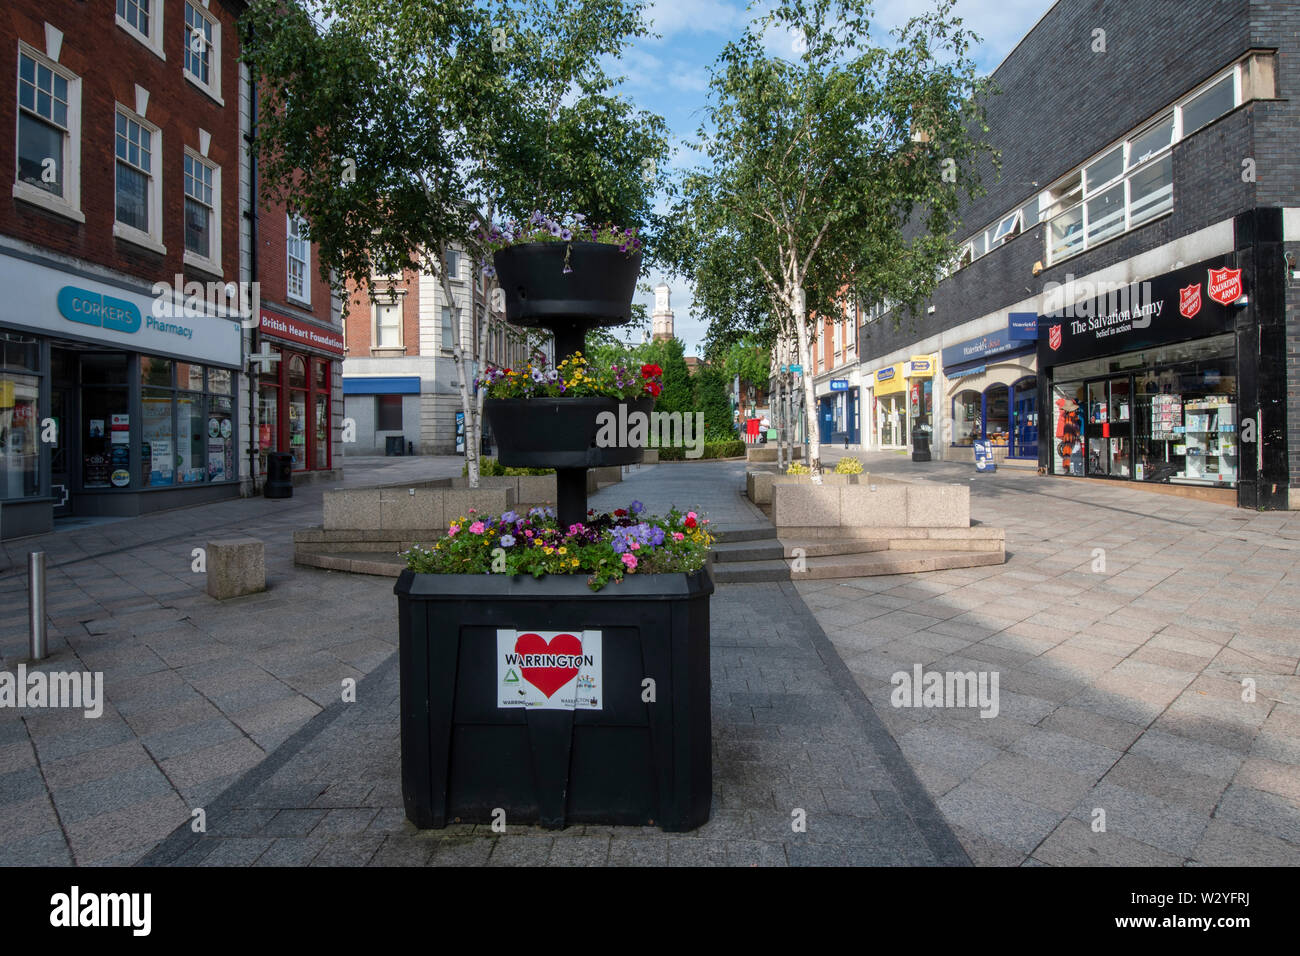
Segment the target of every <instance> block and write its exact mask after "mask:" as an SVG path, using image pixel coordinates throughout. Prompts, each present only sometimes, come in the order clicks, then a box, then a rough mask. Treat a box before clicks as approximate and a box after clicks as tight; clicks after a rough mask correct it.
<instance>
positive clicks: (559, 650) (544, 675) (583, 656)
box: [497, 628, 603, 710]
mask: <svg viewBox="0 0 1300 956" xmlns="http://www.w3.org/2000/svg"><path fill="white" fill-rule="evenodd" d="M601 670H602V666H601V632H600V631H530V630H506V629H504V628H502V629H498V630H497V708H498V709H500V708H503V707H523V708H530V709H536V710H601V709H602V708H603V702H602V700H601Z"/></svg>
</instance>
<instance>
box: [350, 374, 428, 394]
mask: <svg viewBox="0 0 1300 956" xmlns="http://www.w3.org/2000/svg"><path fill="white" fill-rule="evenodd" d="M343 394H344V395H419V394H420V376H418V375H401V376H383V377H380V376H375V377H373V378H348V377H346V376H344V378H343Z"/></svg>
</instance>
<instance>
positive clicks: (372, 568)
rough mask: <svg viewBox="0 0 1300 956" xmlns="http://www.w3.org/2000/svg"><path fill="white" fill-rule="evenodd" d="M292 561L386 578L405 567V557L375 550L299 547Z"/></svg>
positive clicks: (331, 569) (394, 575) (398, 572)
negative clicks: (334, 549) (318, 549)
mask: <svg viewBox="0 0 1300 956" xmlns="http://www.w3.org/2000/svg"><path fill="white" fill-rule="evenodd" d="M293 562H294V564H300V565H305V566H307V567H309V568H323V569H325V570H326V571H347V572H349V573H351V574H375V575H380V576H382V577H387V578H395V577H397V576H398V575H400V574H401V573H402V569H403V568H405V567H406V559H405V558H403V557H401V556H400V555H398V554H394V553H392V552H389V553H387V554H385V553H383V552H376V551H313V550H310V549H307V548H299V549H298V550H297V551H296V552H295V553H294V556H293Z"/></svg>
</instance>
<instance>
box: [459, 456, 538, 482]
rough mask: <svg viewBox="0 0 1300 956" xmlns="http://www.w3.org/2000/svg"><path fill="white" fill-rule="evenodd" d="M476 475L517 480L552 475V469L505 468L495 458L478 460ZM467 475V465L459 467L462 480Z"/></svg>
mask: <svg viewBox="0 0 1300 956" xmlns="http://www.w3.org/2000/svg"><path fill="white" fill-rule="evenodd" d="M478 473H479V474H480V475H482V476H483V477H484V478H497V477H500V476H502V475H504V476H505V477H507V478H518V477H520V476H521V475H553V474H555V469H554V468H506V467H505V466H504V465H502V464H501V463H500V462H499V461H497V460H496V459H495V458H480V459H479V460H478ZM468 474H469V465H467V464H466V465H461V466H460V476H461V477H462V478H464V477H466V476H467V475H468Z"/></svg>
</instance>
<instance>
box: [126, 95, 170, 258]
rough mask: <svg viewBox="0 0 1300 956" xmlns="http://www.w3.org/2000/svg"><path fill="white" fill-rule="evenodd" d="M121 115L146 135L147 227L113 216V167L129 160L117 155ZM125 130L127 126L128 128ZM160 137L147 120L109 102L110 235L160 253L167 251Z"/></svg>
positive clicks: (158, 130)
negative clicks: (111, 158) (146, 132)
mask: <svg viewBox="0 0 1300 956" xmlns="http://www.w3.org/2000/svg"><path fill="white" fill-rule="evenodd" d="M119 114H120V115H122V116H124V117H125V118H126V121H127V122H128V123H135V124H136V125H137V126H139V127H140V128H141V129H143V130H147V131H148V132H149V136H150V146H149V156H150V167H151V168H150V172H149V228H148V230H144V231H142V230H140V229H137V228H136V227H135V226H132V225H129V224H128V223H124V222H122V221H121V220H119V219H118V218H117V166H118V163H121V162H125V163H127V164H128V165H130V160H123V159H121V158H119V157H118V155H117V117H118V115H119ZM128 132H129V127H128ZM162 158H163V139H162V130H161V129H160V128H159V127H157V126H155V125H154V124H153V123H150V122H149V121H148V120H147V119H145V118H144V117H143V116H141V115H140V114H139V113H137V112H136V111H135V110H133V109H131V108H130V107H129V106H125V105H123V104H122V103H114V104H113V235H114V236H115V237H116V238H118V239H122V240H123V241H125V242H129V243H132V244H133V245H137V246H141V247H142V248H145V249H148V250H150V251H152V252H157V253H159V254H160V255H166V254H167V247H166V246H165V245H164V244H163V226H162V196H163V182H162V181H163V164H162Z"/></svg>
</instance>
